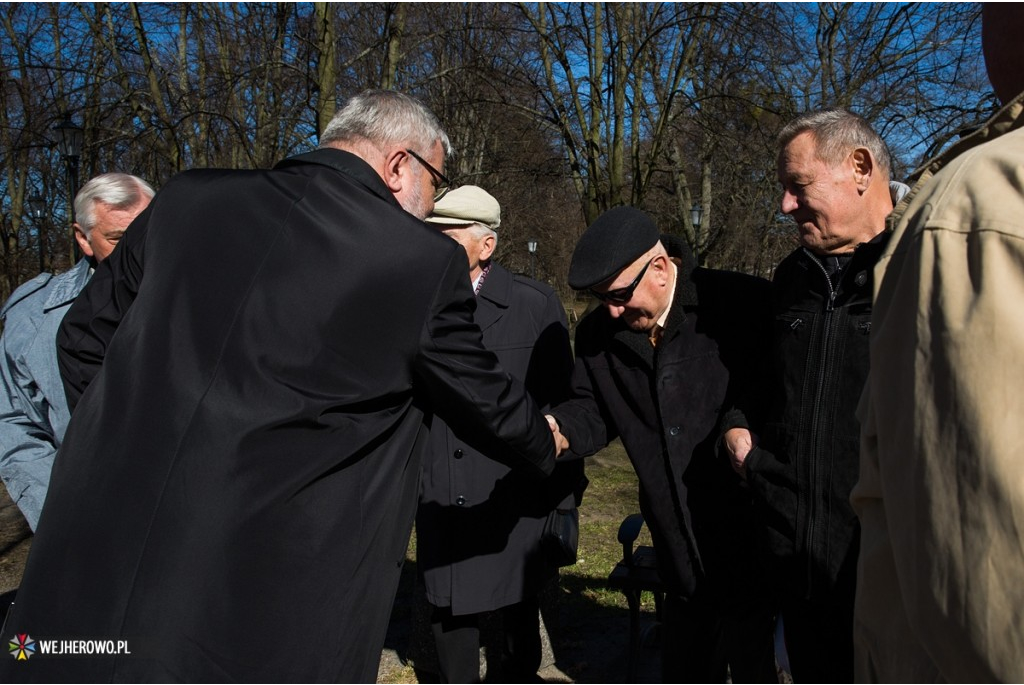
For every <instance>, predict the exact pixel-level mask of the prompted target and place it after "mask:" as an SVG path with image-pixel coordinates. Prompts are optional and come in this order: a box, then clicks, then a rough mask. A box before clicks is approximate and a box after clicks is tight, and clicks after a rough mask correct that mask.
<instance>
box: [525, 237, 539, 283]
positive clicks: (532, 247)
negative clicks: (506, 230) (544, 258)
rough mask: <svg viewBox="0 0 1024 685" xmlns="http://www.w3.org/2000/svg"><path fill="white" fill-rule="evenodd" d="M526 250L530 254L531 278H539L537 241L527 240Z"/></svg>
mask: <svg viewBox="0 0 1024 685" xmlns="http://www.w3.org/2000/svg"><path fill="white" fill-rule="evenodd" d="M526 249H527V250H529V252H530V278H533V279H536V278H537V241H536V240H527V241H526Z"/></svg>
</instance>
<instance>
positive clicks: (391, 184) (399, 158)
mask: <svg viewBox="0 0 1024 685" xmlns="http://www.w3.org/2000/svg"><path fill="white" fill-rule="evenodd" d="M408 156H409V153H407V152H406V151H405V150H403V149H401V148H396V149H394V150H392V151H391V152H389V153H388V154H387V155H386V156H385V157H384V164H383V167H382V169H381V174H380V176H381V178H382V179H384V184H385V185H387V187H388V190H390V191H391V192H392V193H398V192H399V191H401V190H402V183H403V181H405V180H406V173H408V172H407V170H408V165H403V162H405V159H406V157H408Z"/></svg>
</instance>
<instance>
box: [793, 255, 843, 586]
mask: <svg viewBox="0 0 1024 685" xmlns="http://www.w3.org/2000/svg"><path fill="white" fill-rule="evenodd" d="M804 252H807V254H808V255H809V256H810V258H811V261H813V262H814V263H815V264H817V265H818V268H819V269H821V275H822V276H824V277H825V283H826V284H827V285H828V302H827V303H826V305H825V322H824V325H823V326H822V338H821V345H820V347H819V350H820V352H821V355H820V357H819V364H818V378H817V383H816V384H815V392H814V411H813V413H812V414H811V435H810V441H809V442H810V446H811V453H810V455H809V457H810V458H809V459H808V462H809V471H810V473H809V481H810V485H811V488H810V494H811V496H810V499H809V502H808V512H807V534H806V536H805V538H804V549H805V552H806V554H807V592H808V596H809V595H810V594H811V591H812V586H813V583H814V573H813V571H814V569H813V566H812V558H813V555H812V550H813V545H814V539H815V537H816V533H817V528H818V526H816V525H815V514H816V512H817V509H818V500H819V498H821V492H820V491H821V490H822V489H823V487H822V484H820V483H819V482H818V480H819V478H820V474H819V469H818V458H820V457H821V455H823V454H824V453H825V450H824V447H825V444H824V443H825V438H826V431H824V430H822V427H821V421H822V416H821V414H822V407H823V406H824V398H825V397H826V392H825V390H826V387H827V386H828V385H829V384H830V383H829V381H830V379H832V378H834V373H833V371H832V367H833V364H834V359H833V357H834V356H835V355H834V354H832V352H833V349H832V348H833V340H834V339H835V328H836V321H837V317H836V315H835V302H836V296H837V295H838V292H839V285H841V284H842V282H843V278H844V277H845V276H846V271H851V270H852V269H850V268H849V267H850V265H847V268H846V269H845V270H844V271H843V273H841V274H840V276H839V282H838V283H836V285H835V287H833V286H832V279H831V278H829V275H828V272H827V271H826V270H825V267H824V266H823V265H822V264H821V262H820V261H818V258H817V257H815V256H814V255H813V254H811V253H810V252H809V251H808V250H807V249H806V248H805V249H804ZM826 527H827V526H826ZM823 551H824V558H825V561H826V564H827V562H828V555H829V551H830V550H829V547H828V541H827V536H826V540H825V549H824V550H823Z"/></svg>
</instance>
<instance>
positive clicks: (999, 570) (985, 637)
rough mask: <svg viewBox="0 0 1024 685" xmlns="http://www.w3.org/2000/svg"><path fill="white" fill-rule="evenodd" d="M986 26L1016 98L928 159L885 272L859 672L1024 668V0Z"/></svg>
mask: <svg viewBox="0 0 1024 685" xmlns="http://www.w3.org/2000/svg"><path fill="white" fill-rule="evenodd" d="M982 34H983V45H984V53H985V62H986V65H987V68H988V73H989V79H990V80H991V82H992V85H993V86H994V88H995V91H996V94H997V95H998V96H999V98H1000V100H1001V101H1002V102H1003V103H1005V106H1004V107H1003V109H1002V110H1001V111H1000V112H998V113H997V114H996V115H995V116H994V117H993V118H992V119H991V120H990V121H989V122H988V123H987V124H985V125H984V126H983V127H981V128H980V129H979V130H978V131H976V132H975V133H973V134H972V135H971V136H969V137H967V138H964V139H963V140H961V141H960V142H958V143H957V144H956V145H954V146H953V147H951V148H950V149H949V150H948V151H947V152H946V153H944V154H942V155H941V156H940V157H938V158H937V159H935V160H933V161H932V162H930V163H929V164H928V165H927V166H926V167H925V168H924V169H923V170H922V171H921V172H919V174H920V178H919V180H918V181H917V184H916V186H915V187H914V189H913V190H912V191H911V192H910V194H909V195H908V196H907V197H906V198H905V199H904V200H903V201H902V202H901V203H900V205H899V206H898V207H897V208H896V211H895V214H896V215H898V216H899V217H900V218H898V219H897V220H896V222H895V232H894V235H893V237H892V240H891V241H890V242H889V247H888V249H887V250H886V252H885V254H884V255H883V257H882V259H881V261H880V262H879V264H878V266H877V267H876V271H875V283H877V284H879V285H878V289H877V292H876V296H875V305H874V319H873V330H872V341H871V372H870V376H869V380H868V385H867V388H866V390H865V394H864V398H863V400H862V403H861V407H860V416H861V420H862V426H863V428H862V439H861V445H862V449H861V466H860V481H859V482H858V484H857V486H856V487H855V489H854V491H853V494H852V495H851V502H852V503H853V506H854V509H855V511H856V512H857V514H858V516H859V517H860V520H861V527H862V533H861V536H862V537H861V554H860V563H859V567H858V572H857V599H856V608H855V625H854V635H855V640H856V677H857V679H858V680H859V681H874V682H941V681H947V682H991V681H1007V682H1021V681H1024V583H1022V582H1021V579H1022V577H1024V458H1022V457H1021V445H1024V391H1022V388H1021V373H1020V369H1021V366H1020V365H1021V359H1022V358H1024V172H1022V169H1024V93H1021V91H1022V90H1024V52H1022V51H1021V50H1020V40H1021V36H1022V35H1024V7H1022V6H1021V5H1017V4H1006V5H986V6H985V8H984V10H983V29H982Z"/></svg>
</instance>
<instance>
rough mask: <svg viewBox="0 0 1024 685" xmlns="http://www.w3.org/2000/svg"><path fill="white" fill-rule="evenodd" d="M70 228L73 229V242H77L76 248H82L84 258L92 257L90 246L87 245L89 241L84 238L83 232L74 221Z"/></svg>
mask: <svg viewBox="0 0 1024 685" xmlns="http://www.w3.org/2000/svg"><path fill="white" fill-rule="evenodd" d="M72 226H73V227H74V229H75V240H77V241H78V247H80V248H82V254H84V255H85V256H86V257H92V256H93V255H92V245H90V244H89V239H88V238H86V237H85V231H84V230H82V227H81V226H80V225H79V224H78V222H77V221H76V222H75V223H74V224H72Z"/></svg>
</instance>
